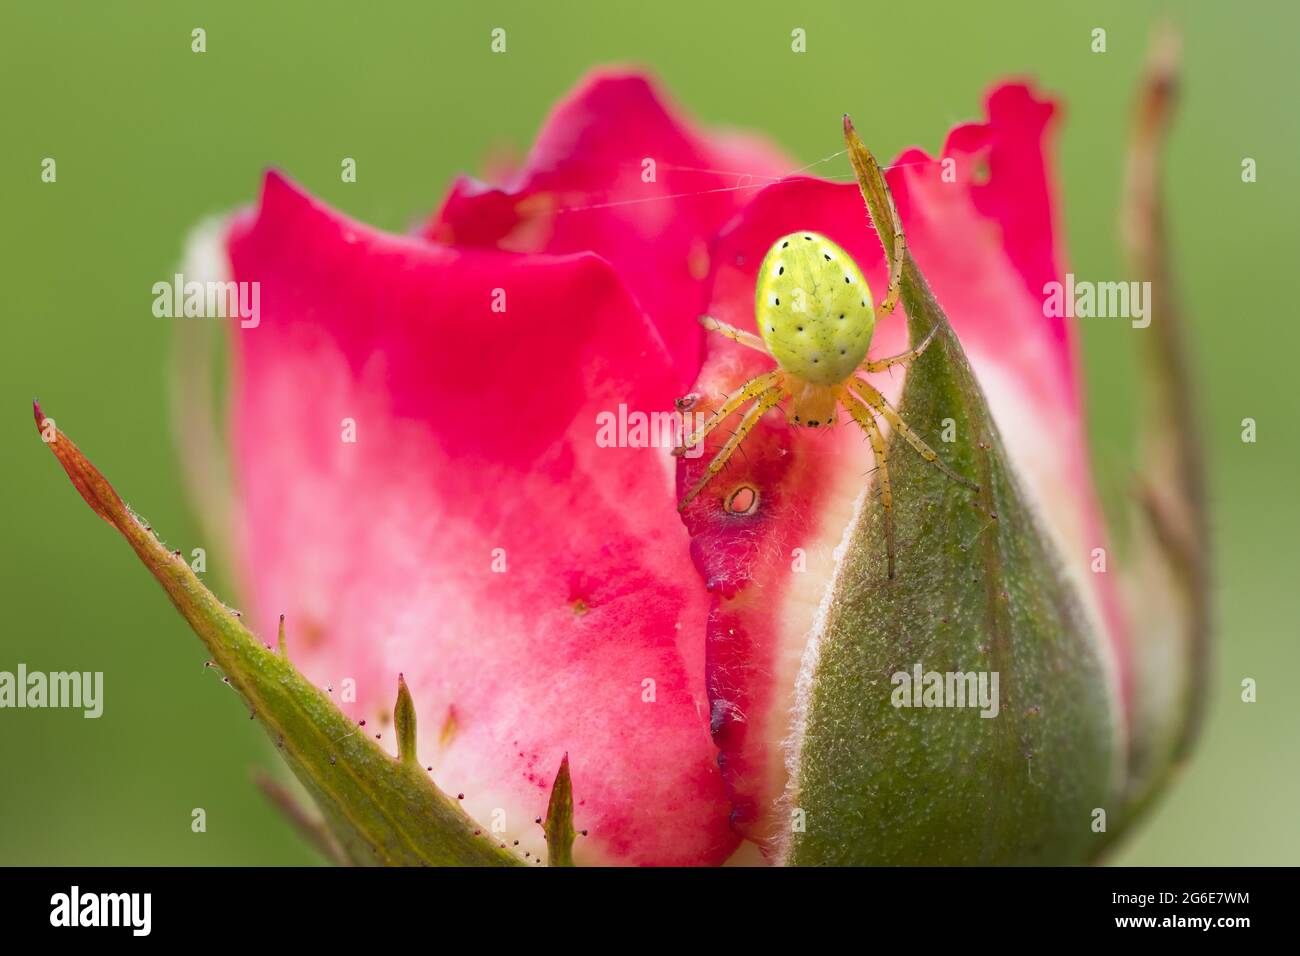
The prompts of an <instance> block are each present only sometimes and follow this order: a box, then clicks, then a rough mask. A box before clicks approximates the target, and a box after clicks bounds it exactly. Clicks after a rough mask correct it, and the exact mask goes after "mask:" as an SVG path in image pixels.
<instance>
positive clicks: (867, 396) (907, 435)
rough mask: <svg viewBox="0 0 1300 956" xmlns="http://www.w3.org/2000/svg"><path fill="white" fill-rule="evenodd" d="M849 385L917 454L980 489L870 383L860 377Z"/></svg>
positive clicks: (970, 485) (962, 482) (961, 483)
mask: <svg viewBox="0 0 1300 956" xmlns="http://www.w3.org/2000/svg"><path fill="white" fill-rule="evenodd" d="M849 387H850V388H852V389H853V390H854V391H855V392H857V393H858V394H859V395H861V396H862V398H863V400H865V401H866V403H867V404H868V405H870V406H871V407H872V408H873V409H875V410H876V412H878V413H879V414H880V415H883V416H884V418H885V421H887V422H889V426H890V427H891V428H892V429H894V431H896V432H898V434H900V435H902V436H903V440H904V441H906V442H907V443H908V444H909V445H911V446H912V447H913V448H915V449H916V453H917V454H918V455H920V456H921V457H922V458H924V459H925V460H926V461H928V462H929V463H930V464H932V465H934V467H936V468H938V469H939V470H940V471H941V472H943V473H944V474H945V475H947V476H948V477H949V478H951V479H952V480H953V481H955V482H957V483H958V484H959V485H964V486H965V487H967V488H969V489H971V490H972V491H979V490H980V486H979V485H977V484H975V482H973V481H971V480H970V479H969V478H966V477H963V476H962V475H959V474H957V472H955V471H953V470H952V469H951V468H949V467H948V466H947V465H945V464H944V463H943V460H942V459H940V457H939V456H938V454H936V453H935V450H934V449H933V448H931V447H930V446H929V445H927V444H926V443H925V441H924V440H922V438H921V436H920V435H918V434H917V433H916V432H914V431H912V429H911V428H910V427H908V424H907V422H905V421H903V416H901V415H899V414H898V412H897V411H895V410H894V406H892V405H890V404H889V402H888V401H886V399H885V396H883V395H881V394H880V393H879V392H878V391H876V390H875V389H874V388H873V387H872V386H871V385H869V384H868V383H867V382H864V381H862V379H860V378H855V379H852V380H851V381H850V382H849Z"/></svg>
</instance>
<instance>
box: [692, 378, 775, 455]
mask: <svg viewBox="0 0 1300 956" xmlns="http://www.w3.org/2000/svg"><path fill="white" fill-rule="evenodd" d="M780 383H781V373H780V371H779V370H777V369H773V370H772V371H770V372H764V373H763V374H762V375H757V376H755V377H754V378H751V379H750V380H749V381H748V382H746V383H745V384H744V385H741V386H740V388H738V389H736V390H735V391H734V392H732V393H731V394H730V395H728V396H727V397H726V398H725V399H723V402H722V404H721V405H719V406H718V410H717V411H715V412H714V413H713V414H712V415H710V416H709V417H708V418H706V419H705V420H704V424H702V425H701V426H700V427H699V428H698V429H696V430H695V431H694V432H692V433H691V434H689V435H684V436H683V437H682V443H681V445H680V446H678V447H677V448H674V449H673V457H675V458H680V457H681V456H682V455H684V454H686V451H687V449H690V448H693V447H694V446H695V445H697V444H699V443H700V442H702V441H704V439H705V438H707V437H708V435H709V432H711V431H713V429H715V428H717V427H718V425H720V424H721V423H722V420H723V419H724V418H726V417H727V416H728V415H731V414H733V413H734V412H736V411H738V410H739V409H740V406H742V405H744V404H745V403H746V402H748V401H750V400H751V399H754V398H757V397H758V396H759V395H762V394H763V393H764V392H766V391H767V390H768V389H769V388H772V387H774V386H777V385H779V384H780Z"/></svg>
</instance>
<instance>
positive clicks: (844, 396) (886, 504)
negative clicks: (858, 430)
mask: <svg viewBox="0 0 1300 956" xmlns="http://www.w3.org/2000/svg"><path fill="white" fill-rule="evenodd" d="M837 392H838V398H839V400H840V404H842V405H843V406H844V407H845V408H847V409H848V410H849V414H850V415H852V416H853V420H854V421H855V422H857V423H858V424H859V425H861V426H862V430H863V431H864V432H866V433H867V441H869V442H871V451H872V452H873V453H874V454H875V456H876V470H877V471H879V472H880V504H881V506H882V507H883V508H884V514H885V564H886V565H887V566H888V571H889V577H890V579H891V580H892V579H893V577H894V491H893V488H891V487H890V484H889V453H888V451H887V450H886V449H885V439H884V438H883V437H881V434H880V429H879V428H878V427H876V420H875V419H874V418H873V417H872V416H871V412H870V411H868V410H867V406H865V405H863V404H862V402H861V401H859V400H858V397H857V396H856V395H854V394H853V393H852V392H850V391H849V390H848V389H847V388H839V389H838V390H837Z"/></svg>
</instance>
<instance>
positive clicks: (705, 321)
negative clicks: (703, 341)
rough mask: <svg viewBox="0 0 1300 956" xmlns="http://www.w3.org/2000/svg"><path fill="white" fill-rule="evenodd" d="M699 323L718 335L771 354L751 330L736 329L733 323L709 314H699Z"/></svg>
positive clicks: (765, 353)
mask: <svg viewBox="0 0 1300 956" xmlns="http://www.w3.org/2000/svg"><path fill="white" fill-rule="evenodd" d="M700 325H702V326H704V328H705V330H706V331H708V332H717V333H718V334H719V335H725V336H726V337H727V338H729V339H731V340H732V341H733V342H739V343H740V344H741V345H747V346H749V347H750V348H751V349H754V350H755V351H758V352H762V353H763V354H764V355H771V354H772V353H770V352H769V351H768V350H767V346H766V345H764V344H763V340H762V339H760V338H759V337H758V336H757V335H755V334H754V333H753V332H746V331H745V330H744V329H738V328H736V327H735V326H734V325H728V324H727V323H726V322H719V321H718V320H717V319H715V318H714V317H713V316H711V315H702V316H700Z"/></svg>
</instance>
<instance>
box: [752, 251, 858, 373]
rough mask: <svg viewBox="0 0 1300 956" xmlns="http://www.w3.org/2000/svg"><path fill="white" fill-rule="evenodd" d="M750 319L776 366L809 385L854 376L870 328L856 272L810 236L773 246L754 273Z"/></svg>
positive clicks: (844, 257) (845, 259) (848, 261)
mask: <svg viewBox="0 0 1300 956" xmlns="http://www.w3.org/2000/svg"><path fill="white" fill-rule="evenodd" d="M754 318H755V321H756V322H757V323H758V331H759V334H760V335H762V337H763V341H764V343H765V344H766V345H767V348H768V351H769V352H771V353H772V357H773V358H775V359H776V361H777V363H778V364H779V365H780V366H781V367H782V368H783V369H785V370H786V371H787V372H790V373H792V374H794V375H797V376H798V377H799V378H801V379H803V380H804V381H806V382H810V383H812V384H814V385H835V384H837V383H839V382H842V381H844V380H845V379H846V378H848V377H849V376H850V375H852V374H853V371H854V370H855V369H856V368H857V367H858V366H859V365H861V364H862V361H863V359H865V358H866V356H867V348H868V346H870V344H871V332H872V330H873V329H874V328H875V325H876V313H875V309H874V308H873V307H872V303H871V290H870V289H869V288H867V280H866V278H865V277H864V276H863V275H862V270H861V269H859V268H858V266H857V263H855V262H854V261H853V259H852V257H851V256H850V255H849V254H848V253H847V252H845V251H844V250H843V249H841V248H840V247H839V246H837V245H836V244H835V243H833V242H831V240H829V239H827V238H826V237H825V236H823V235H821V234H819V233H816V232H792V233H790V234H789V235H788V236H782V237H781V238H780V239H778V240H777V241H776V242H775V243H773V245H772V248H771V250H769V251H768V253H767V256H766V257H765V258H764V259H763V265H762V267H761V268H760V269H759V271H758V282H757V284H756V286H755V290H754Z"/></svg>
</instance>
